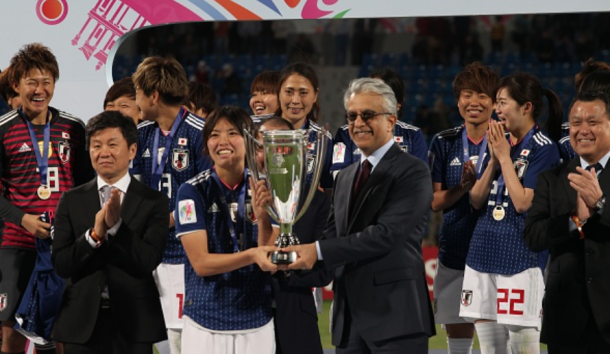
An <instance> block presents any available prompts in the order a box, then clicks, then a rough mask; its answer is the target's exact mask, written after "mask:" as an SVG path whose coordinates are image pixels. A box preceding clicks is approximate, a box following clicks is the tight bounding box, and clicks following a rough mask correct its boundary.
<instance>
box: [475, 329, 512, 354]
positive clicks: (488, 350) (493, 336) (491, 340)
mask: <svg viewBox="0 0 610 354" xmlns="http://www.w3.org/2000/svg"><path fill="white" fill-rule="evenodd" d="M474 327H475V328H476V330H477V335H478V336H479V344H480V345H481V354H509V353H510V344H509V342H508V329H507V328H506V327H505V326H504V325H501V324H498V323H496V322H480V323H475V325H474Z"/></svg>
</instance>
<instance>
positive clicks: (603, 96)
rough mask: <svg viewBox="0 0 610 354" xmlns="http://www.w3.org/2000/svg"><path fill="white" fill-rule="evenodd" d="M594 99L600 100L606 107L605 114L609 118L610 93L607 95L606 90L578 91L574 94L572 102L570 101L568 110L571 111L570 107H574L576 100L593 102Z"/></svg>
mask: <svg viewBox="0 0 610 354" xmlns="http://www.w3.org/2000/svg"><path fill="white" fill-rule="evenodd" d="M596 100H600V101H602V103H603V104H604V107H605V108H606V116H608V118H610V95H608V93H607V92H604V91H599V90H597V91H580V92H578V93H576V96H574V99H573V100H572V103H570V110H569V111H568V112H572V107H574V103H576V101H581V102H593V101H596Z"/></svg>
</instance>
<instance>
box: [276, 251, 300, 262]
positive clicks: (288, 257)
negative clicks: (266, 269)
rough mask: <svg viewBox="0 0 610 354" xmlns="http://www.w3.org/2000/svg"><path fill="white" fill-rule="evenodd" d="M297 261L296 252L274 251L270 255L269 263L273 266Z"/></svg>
mask: <svg viewBox="0 0 610 354" xmlns="http://www.w3.org/2000/svg"><path fill="white" fill-rule="evenodd" d="M296 260H297V253H296V252H282V251H275V252H272V253H271V263H273V264H291V263H294V262H295V261H296Z"/></svg>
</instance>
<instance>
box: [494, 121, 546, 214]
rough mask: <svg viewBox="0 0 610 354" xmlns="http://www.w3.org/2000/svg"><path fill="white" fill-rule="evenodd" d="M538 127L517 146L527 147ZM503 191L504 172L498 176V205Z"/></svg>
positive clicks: (500, 202)
mask: <svg viewBox="0 0 610 354" xmlns="http://www.w3.org/2000/svg"><path fill="white" fill-rule="evenodd" d="M536 128H537V126H534V127H533V128H532V129H531V130H530V131H529V132H527V134H526V135H525V137H524V138H523V140H521V142H520V143H519V144H517V145H515V147H517V146H523V147H525V146H526V145H527V143H528V142H529V141H530V139H531V138H532V136H534V133H535V132H536ZM515 151H519V150H518V149H515ZM513 155H514V153H513V154H511V156H510V157H511V160H513ZM502 192H504V176H503V175H502V174H500V177H498V193H497V194H496V205H500V204H502Z"/></svg>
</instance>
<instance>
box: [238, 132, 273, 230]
mask: <svg viewBox="0 0 610 354" xmlns="http://www.w3.org/2000/svg"><path fill="white" fill-rule="evenodd" d="M243 131H244V140H245V143H246V162H248V168H249V169H250V172H251V173H250V175H251V176H252V180H253V181H254V183H255V184H256V183H258V181H260V178H259V176H260V174H261V173H260V171H259V170H258V165H257V164H256V157H255V156H256V145H261V146H262V145H263V143H262V142H260V141H258V140H256V138H255V137H254V136H252V134H250V132H249V131H248V129H246V128H243ZM265 210H267V213H268V214H269V216H271V218H272V219H273V220H275V222H277V223H278V224H279V223H280V218H279V217H278V215H277V213H276V212H275V210H273V208H271V207H270V206H269V205H265Z"/></svg>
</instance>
